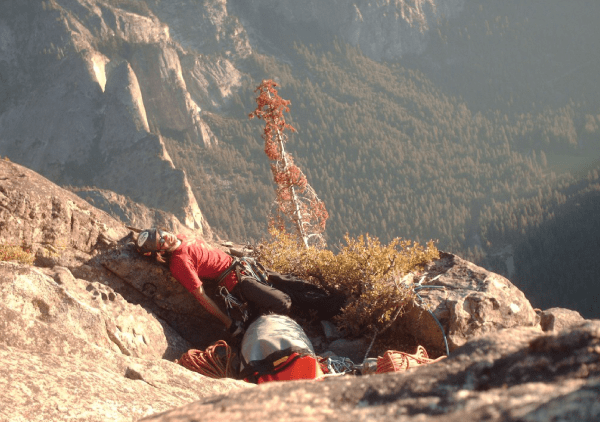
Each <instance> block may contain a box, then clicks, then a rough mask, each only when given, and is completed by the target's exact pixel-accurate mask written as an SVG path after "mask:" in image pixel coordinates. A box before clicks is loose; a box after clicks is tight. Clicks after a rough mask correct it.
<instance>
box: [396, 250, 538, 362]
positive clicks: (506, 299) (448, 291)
mask: <svg viewBox="0 0 600 422" xmlns="http://www.w3.org/2000/svg"><path fill="white" fill-rule="evenodd" d="M405 281H407V282H409V283H419V284H418V285H417V287H416V291H417V293H418V294H419V296H420V299H419V300H418V301H417V303H418V305H410V306H408V308H407V310H406V313H405V314H404V315H403V316H402V317H400V318H399V320H398V321H397V324H396V326H395V327H394V330H395V332H396V333H397V335H409V336H414V337H415V338H418V339H420V344H421V345H422V346H424V347H425V348H426V349H427V350H429V351H432V352H433V351H435V353H434V354H435V355H439V354H445V350H444V338H443V334H444V333H445V335H446V339H447V342H448V348H449V350H450V351H453V350H454V349H456V348H457V347H460V346H462V345H463V344H465V343H466V342H467V341H468V340H470V339H472V338H474V337H477V336H480V335H483V334H486V333H489V332H494V331H498V330H501V329H504V328H512V327H523V326H524V327H532V326H536V325H538V324H539V317H538V316H537V314H536V313H535V311H534V310H533V308H532V306H531V304H530V303H529V300H527V298H526V297H525V295H524V294H523V292H521V291H520V290H519V289H517V287H515V286H514V285H513V284H512V283H511V282H510V281H509V280H507V279H506V278H504V277H502V276H500V275H498V274H495V273H492V272H489V271H487V270H485V269H484V268H481V267H479V266H477V265H474V264H473V263H471V262H468V261H465V260H463V259H461V258H460V257H458V256H456V255H453V254H449V253H441V254H440V259H439V260H436V261H434V262H433V263H431V264H430V265H428V266H427V268H426V269H425V270H424V274H420V275H415V274H410V275H409V276H408V277H407V278H405ZM429 312H431V313H429ZM434 316H435V317H434ZM436 320H437V321H436ZM439 324H441V327H440V325H439ZM441 328H443V329H444V331H443V332H442V330H441Z"/></svg>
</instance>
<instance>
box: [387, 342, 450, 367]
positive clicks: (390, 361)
mask: <svg viewBox="0 0 600 422" xmlns="http://www.w3.org/2000/svg"><path fill="white" fill-rule="evenodd" d="M445 357H446V356H440V357H439V358H437V359H430V358H429V356H428V355H427V351H426V350H425V348H424V347H423V346H418V347H417V351H416V353H415V354H414V355H411V354H408V353H405V352H398V351H396V350H388V351H387V352H385V353H384V354H383V356H381V357H378V358H377V371H375V372H376V373H377V374H383V373H386V372H402V371H406V370H408V369H411V368H416V367H417V366H421V365H427V364H430V363H434V362H437V361H439V360H441V359H444V358H445Z"/></svg>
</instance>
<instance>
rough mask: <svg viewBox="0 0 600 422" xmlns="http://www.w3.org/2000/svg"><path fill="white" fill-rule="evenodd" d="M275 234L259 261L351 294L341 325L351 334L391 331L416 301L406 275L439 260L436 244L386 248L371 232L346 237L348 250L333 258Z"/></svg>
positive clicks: (263, 245) (394, 244)
mask: <svg viewBox="0 0 600 422" xmlns="http://www.w3.org/2000/svg"><path fill="white" fill-rule="evenodd" d="M271 234H272V240H271V241H269V242H267V241H263V242H262V243H261V244H260V245H259V246H258V248H257V252H258V260H259V261H260V262H261V263H262V264H263V265H264V266H265V267H267V268H270V269H272V270H274V271H278V272H281V273H290V274H294V275H296V276H298V277H301V278H304V279H307V280H309V281H311V282H313V283H315V284H317V285H320V286H321V287H323V288H324V289H326V290H328V291H330V292H333V291H335V292H341V293H343V294H344V295H346V297H347V299H348V300H347V303H346V306H345V307H344V309H343V310H342V313H341V314H340V315H339V316H338V317H336V323H337V325H338V326H339V327H340V328H342V329H345V330H347V331H348V332H349V333H350V334H352V335H361V334H366V333H367V332H369V333H372V332H373V331H374V330H377V331H378V332H382V331H384V330H385V329H387V328H388V327H389V326H390V325H391V323H393V322H394V320H395V319H396V318H397V317H398V316H399V315H400V314H401V313H402V310H403V309H404V307H405V306H406V304H408V303H410V301H412V300H414V298H415V295H414V292H413V289H412V286H411V285H407V284H405V283H403V282H402V281H401V279H402V276H404V275H405V274H407V273H409V272H411V271H415V270H418V269H420V268H422V267H423V266H424V265H425V264H426V263H427V262H429V261H431V260H433V259H436V258H438V257H439V253H438V250H437V248H436V247H435V246H434V243H433V242H432V241H430V242H429V243H427V245H426V247H423V246H421V245H419V244H418V243H416V242H411V241H407V240H402V239H400V238H396V239H394V240H392V241H391V242H390V243H389V244H388V245H382V244H381V243H380V242H379V240H378V239H377V238H375V237H371V236H369V235H368V234H367V235H365V236H359V237H358V238H356V239H351V238H349V237H348V236H346V238H345V241H346V246H344V247H341V248H340V251H339V253H337V254H334V253H333V252H332V251H330V250H325V249H317V248H314V247H311V248H308V249H307V248H304V247H302V246H301V245H299V244H298V243H297V240H296V238H295V237H292V236H290V235H288V234H285V233H282V232H276V231H273V232H272V233H271Z"/></svg>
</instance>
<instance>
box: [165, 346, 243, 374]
mask: <svg viewBox="0 0 600 422" xmlns="http://www.w3.org/2000/svg"><path fill="white" fill-rule="evenodd" d="M218 347H223V348H225V356H224V357H220V356H219V355H218V354H217V352H216V350H217V348H218ZM232 360H233V352H232V350H231V348H230V347H229V345H228V344H227V343H226V342H225V341H224V340H219V341H217V342H216V343H215V344H213V345H212V346H210V347H208V348H207V349H206V350H205V351H202V350H195V349H191V350H188V351H187V352H186V353H184V354H183V355H182V356H181V359H179V360H176V361H175V363H178V364H180V365H181V366H183V367H184V368H187V369H189V370H191V371H194V372H198V373H200V374H202V375H206V376H207V377H210V378H235V373H234V370H233V368H232Z"/></svg>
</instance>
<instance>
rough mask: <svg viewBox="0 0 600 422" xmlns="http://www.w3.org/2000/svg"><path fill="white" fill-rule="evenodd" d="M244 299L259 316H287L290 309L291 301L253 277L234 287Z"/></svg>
mask: <svg viewBox="0 0 600 422" xmlns="http://www.w3.org/2000/svg"><path fill="white" fill-rule="evenodd" d="M236 287H237V288H239V291H240V293H241V295H242V297H243V298H244V300H246V301H248V302H249V304H251V305H252V306H253V307H255V308H256V311H257V313H258V314H259V315H263V314H268V313H271V312H272V313H274V314H280V315H287V314H289V313H290V308H291V307H292V299H290V297H289V296H288V295H287V294H285V293H283V292H282V291H281V290H277V289H275V288H273V287H271V286H267V285H266V284H263V283H260V282H259V281H258V280H256V279H255V278H253V277H244V278H242V280H241V281H240V282H239V283H238V285H237V286H236Z"/></svg>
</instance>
